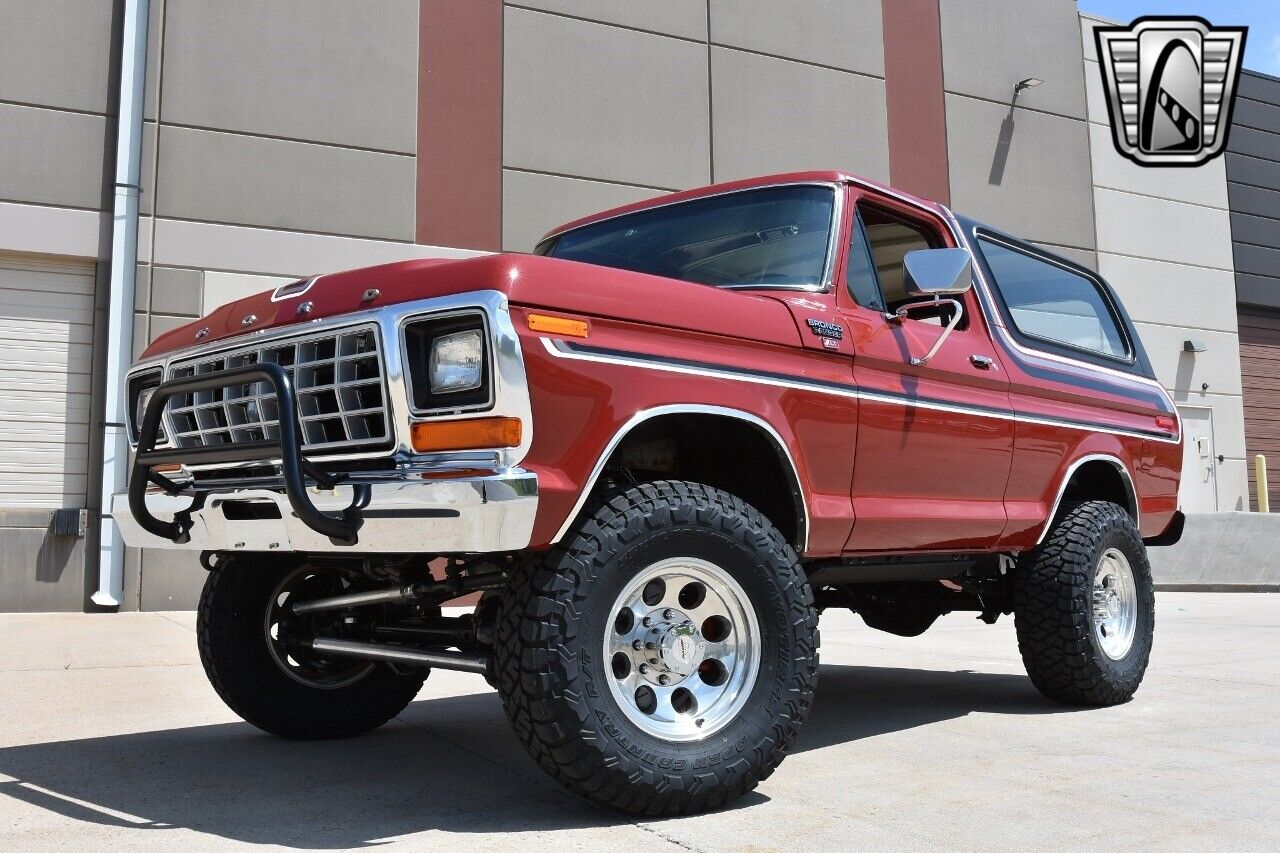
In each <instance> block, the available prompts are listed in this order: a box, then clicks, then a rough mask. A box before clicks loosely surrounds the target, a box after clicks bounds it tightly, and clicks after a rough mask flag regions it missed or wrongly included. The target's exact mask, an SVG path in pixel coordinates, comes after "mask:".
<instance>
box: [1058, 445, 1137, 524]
mask: <svg viewBox="0 0 1280 853" xmlns="http://www.w3.org/2000/svg"><path fill="white" fill-rule="evenodd" d="M1089 462H1109V463H1111V465H1112V466H1113V467H1114V468H1115V469H1116V470H1117V471H1119V472H1120V476H1121V479H1122V480H1123V481H1124V485H1125V489H1126V491H1127V492H1128V493H1129V504H1130V506H1128V507H1126V509H1128V510H1129V511H1130V512H1132V513H1133V523H1134V526H1137V525H1138V523H1139V521H1140V517H1139V515H1138V513H1139V509H1138V490H1137V488H1135V487H1134V484H1133V475H1132V474H1130V473H1129V467H1128V466H1127V465H1125V464H1124V462H1123V461H1122V460H1121V459H1120V457H1119V456H1114V455H1112V454H1110V453H1088V454H1085V455H1084V456H1081V457H1080V458H1079V459H1077V460H1075V461H1074V462H1072V463H1071V466H1070V467H1069V468H1067V472H1066V474H1064V475H1063V477H1062V482H1060V483H1059V484H1058V496H1057V497H1056V498H1054V499H1053V507H1052V508H1050V510H1049V515H1048V516H1047V517H1046V518H1045V520H1044V528H1043V529H1042V530H1041V531H1040V536H1039V537H1038V538H1037V539H1036V546H1037V547H1038V546H1039V545H1041V544H1042V543H1043V542H1044V540H1045V539H1046V538H1048V536H1049V530H1050V529H1051V528H1052V527H1053V520H1054V519H1055V518H1056V517H1057V516H1058V509H1059V507H1061V506H1062V498H1063V496H1064V495H1066V493H1067V486H1069V485H1070V484H1071V478H1072V477H1074V476H1075V474H1076V471H1078V470H1080V468H1082V467H1083V466H1084V465H1086V464H1087V463H1089Z"/></svg>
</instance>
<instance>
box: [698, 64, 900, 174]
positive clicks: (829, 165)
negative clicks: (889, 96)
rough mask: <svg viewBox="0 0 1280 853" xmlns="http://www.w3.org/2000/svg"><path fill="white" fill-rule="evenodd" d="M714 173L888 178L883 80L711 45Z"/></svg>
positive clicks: (886, 120)
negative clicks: (822, 172)
mask: <svg viewBox="0 0 1280 853" xmlns="http://www.w3.org/2000/svg"><path fill="white" fill-rule="evenodd" d="M711 73H712V90H713V91H714V93H715V97H714V100H713V103H712V109H713V116H714V126H715V129H714V134H713V138H714V142H715V179H716V180H717V181H727V180H733V179H735V178H746V177H750V176H753V175H763V174H769V173H771V172H789V171H797V170H805V169H847V170H849V171H852V172H856V173H858V174H861V175H866V176H867V177H869V178H875V179H877V180H881V181H888V180H889V146H888V119H887V117H886V115H887V114H886V107H885V91H884V81H882V80H878V79H875V78H873V77H866V76H863V75H861V74H852V73H849V72H847V71H836V70H832V69H829V68H819V67H818V66H815V65H805V64H802V63H799V62H792V61H789V60H785V59H774V58H772V57H767V56H759V55H758V54H753V53H744V52H743V51H739V50H731V49H728V48H722V47H716V48H712V53H711Z"/></svg>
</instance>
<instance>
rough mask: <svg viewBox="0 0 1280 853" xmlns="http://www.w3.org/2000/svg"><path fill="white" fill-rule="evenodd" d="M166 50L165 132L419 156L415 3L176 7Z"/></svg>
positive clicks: (321, 0) (182, 2)
mask: <svg viewBox="0 0 1280 853" xmlns="http://www.w3.org/2000/svg"><path fill="white" fill-rule="evenodd" d="M164 40H165V45H164V69H163V71H162V74H163V78H164V79H163V85H162V90H163V95H162V98H163V102H162V103H161V105H160V108H161V111H162V117H163V120H164V121H166V122H172V123H175V124H187V125H195V126H198V127H208V128H215V129H220V130H239V131H246V132H251V133H260V134H265V135H269V136H281V137H287V138H291V139H303V140H309V141H317V142H330V143H334V144H341V145H354V146H360V147H364V148H376V149H381V150H387V151H398V152H405V153H413V151H414V150H415V145H416V139H417V84H418V2H417V0H380V2H377V3H351V2H348V0H273V2H271V3H261V2H255V0H220V2H217V3H209V2H206V1H205V0H168V3H167V6H166V9H165V24H164ZM248 92H251V93H252V97H246V96H245V95H246V93H248Z"/></svg>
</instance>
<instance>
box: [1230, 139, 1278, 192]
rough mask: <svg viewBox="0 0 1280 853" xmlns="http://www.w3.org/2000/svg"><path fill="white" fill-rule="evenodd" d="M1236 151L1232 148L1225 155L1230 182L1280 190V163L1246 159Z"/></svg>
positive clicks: (1253, 158)
mask: <svg viewBox="0 0 1280 853" xmlns="http://www.w3.org/2000/svg"><path fill="white" fill-rule="evenodd" d="M1234 150H1235V149H1234V148H1232V150H1230V151H1228V152H1227V153H1226V154H1225V155H1224V159H1226V161H1227V176H1228V178H1229V179H1230V180H1232V181H1235V182H1237V183H1241V184H1248V185H1249V186H1251V187H1267V188H1269V189H1280V162H1277V161H1276V160H1263V159H1260V158H1258V157H1245V156H1244V155H1241V154H1236V153H1234Z"/></svg>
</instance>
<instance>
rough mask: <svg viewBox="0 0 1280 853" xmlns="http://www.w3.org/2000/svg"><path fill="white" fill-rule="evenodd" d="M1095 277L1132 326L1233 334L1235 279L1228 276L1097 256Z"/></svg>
mask: <svg viewBox="0 0 1280 853" xmlns="http://www.w3.org/2000/svg"><path fill="white" fill-rule="evenodd" d="M1098 272H1099V274H1101V275H1102V277H1103V278H1105V279H1106V280H1107V281H1108V282H1110V283H1111V286H1112V287H1114V288H1115V289H1116V293H1118V294H1119V295H1120V300H1121V301H1122V302H1123V303H1124V307H1125V309H1126V310H1127V311H1128V312H1129V315H1130V316H1131V317H1133V319H1134V320H1140V321H1146V322H1150V323H1166V324H1171V325H1175V326H1185V327H1187V328H1188V329H1189V330H1190V329H1216V330H1218V331H1221V332H1233V333H1234V332H1235V331H1236V306H1235V300H1234V298H1233V293H1234V288H1235V277H1234V275H1233V274H1232V273H1231V271H1230V270H1215V269H1207V268H1205V267H1192V266H1187V265H1185V264H1175V263H1169V262H1168V261H1152V260H1147V259H1145V258H1130V257H1125V256H1123V255H1109V254H1102V255H1100V256H1099V259H1098Z"/></svg>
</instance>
